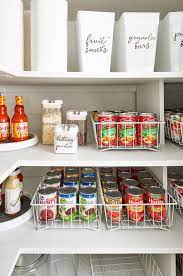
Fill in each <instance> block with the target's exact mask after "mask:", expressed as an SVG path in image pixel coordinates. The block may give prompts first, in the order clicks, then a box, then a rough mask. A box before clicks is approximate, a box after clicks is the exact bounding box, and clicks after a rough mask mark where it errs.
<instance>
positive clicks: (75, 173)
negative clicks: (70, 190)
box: [65, 169, 79, 180]
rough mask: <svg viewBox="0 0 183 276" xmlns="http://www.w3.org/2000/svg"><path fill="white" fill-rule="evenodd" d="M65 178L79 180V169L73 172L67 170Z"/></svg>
mask: <svg viewBox="0 0 183 276" xmlns="http://www.w3.org/2000/svg"><path fill="white" fill-rule="evenodd" d="M65 177H67V178H68V177H72V178H73V177H75V178H77V180H79V169H73V170H68V169H67V170H66V171H65Z"/></svg>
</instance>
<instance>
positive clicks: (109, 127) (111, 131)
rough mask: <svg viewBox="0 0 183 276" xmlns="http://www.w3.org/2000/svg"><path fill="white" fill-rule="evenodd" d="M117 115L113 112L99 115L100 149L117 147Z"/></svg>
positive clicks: (98, 137) (98, 136)
mask: <svg viewBox="0 0 183 276" xmlns="http://www.w3.org/2000/svg"><path fill="white" fill-rule="evenodd" d="M116 139H117V137H116V115H115V114H114V113H112V112H101V113H100V114H98V126H97V140H98V146H99V147H114V146H116V141H117V140H116Z"/></svg>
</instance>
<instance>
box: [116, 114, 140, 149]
mask: <svg viewBox="0 0 183 276" xmlns="http://www.w3.org/2000/svg"><path fill="white" fill-rule="evenodd" d="M137 122H138V116H137V113H135V112H127V113H121V114H119V115H118V146H125V147H134V146H137V124H136V123H137Z"/></svg>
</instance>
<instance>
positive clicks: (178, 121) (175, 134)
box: [170, 113, 183, 142]
mask: <svg viewBox="0 0 183 276" xmlns="http://www.w3.org/2000/svg"><path fill="white" fill-rule="evenodd" d="M182 116H183V113H172V114H171V115H170V120H171V123H170V129H171V136H172V138H173V140H175V141H176V142H181V141H182V122H183V120H182Z"/></svg>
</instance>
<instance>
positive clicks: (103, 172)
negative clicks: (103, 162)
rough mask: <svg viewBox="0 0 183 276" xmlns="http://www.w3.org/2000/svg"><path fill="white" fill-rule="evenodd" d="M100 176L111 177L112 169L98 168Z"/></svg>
mask: <svg viewBox="0 0 183 276" xmlns="http://www.w3.org/2000/svg"><path fill="white" fill-rule="evenodd" d="M100 175H101V177H103V176H111V175H113V169H112V168H105V167H104V168H100Z"/></svg>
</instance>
